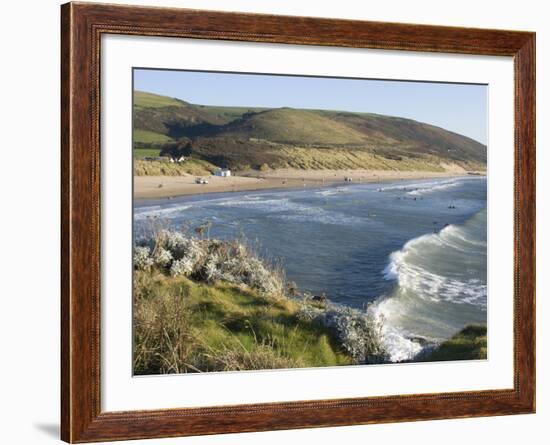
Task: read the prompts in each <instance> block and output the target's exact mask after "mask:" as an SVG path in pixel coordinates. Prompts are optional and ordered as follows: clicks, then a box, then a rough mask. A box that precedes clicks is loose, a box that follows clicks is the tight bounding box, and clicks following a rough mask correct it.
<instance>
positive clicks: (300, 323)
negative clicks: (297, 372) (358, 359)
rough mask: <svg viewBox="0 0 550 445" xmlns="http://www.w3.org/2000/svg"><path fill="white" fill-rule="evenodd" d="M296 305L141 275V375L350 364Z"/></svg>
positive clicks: (137, 332)
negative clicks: (299, 313) (300, 315)
mask: <svg viewBox="0 0 550 445" xmlns="http://www.w3.org/2000/svg"><path fill="white" fill-rule="evenodd" d="M298 311H299V305H298V303H296V302H293V301H292V300H289V299H285V298H276V297H271V296H266V295H260V294H259V293H258V292H257V291H255V290H251V289H246V288H243V287H239V286H235V285H230V284H224V283H217V284H205V283H197V282H195V281H192V280H190V279H189V278H186V277H183V276H180V277H171V276H167V275H165V274H162V273H160V272H155V271H135V273H134V340H135V351H134V372H135V373H136V374H159V373H163V374H164V373H186V372H207V371H239V370H255V369H275V368H295V367H316V366H334V365H346V364H351V363H352V360H351V358H350V356H349V355H347V354H346V353H344V352H343V351H342V350H341V348H340V347H339V345H338V344H337V342H336V340H335V338H333V337H332V335H331V333H330V332H329V331H328V330H327V329H325V328H323V327H321V326H319V325H318V324H315V323H312V322H307V321H304V320H302V319H300V318H299V317H298V315H297V314H298Z"/></svg>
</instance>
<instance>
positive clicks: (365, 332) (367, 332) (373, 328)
mask: <svg viewBox="0 0 550 445" xmlns="http://www.w3.org/2000/svg"><path fill="white" fill-rule="evenodd" d="M298 317H299V318H300V319H302V320H304V321H308V322H314V323H318V324H319V325H321V326H323V327H326V328H329V329H330V330H331V331H332V332H333V333H334V334H335V335H336V337H337V339H338V341H339V343H340V344H341V345H342V346H343V347H344V349H345V350H346V351H347V352H348V353H349V354H350V355H351V356H352V357H353V359H354V361H355V362H356V363H358V364H364V363H383V362H385V361H387V353H386V351H385V349H384V346H383V345H382V341H381V339H382V335H381V329H382V326H381V322H380V321H379V320H376V319H375V318H374V317H373V316H372V315H370V314H368V313H367V312H362V311H359V310H357V309H353V308H349V307H344V306H338V305H335V304H333V303H326V304H324V306H323V307H319V306H316V305H312V304H310V303H308V302H307V301H305V302H304V303H303V305H302V307H301V309H300V311H299V312H298Z"/></svg>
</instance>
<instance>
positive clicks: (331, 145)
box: [134, 91, 487, 171]
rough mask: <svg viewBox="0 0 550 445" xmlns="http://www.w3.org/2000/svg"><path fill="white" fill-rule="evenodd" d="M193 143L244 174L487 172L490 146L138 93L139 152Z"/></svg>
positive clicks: (332, 116)
mask: <svg viewBox="0 0 550 445" xmlns="http://www.w3.org/2000/svg"><path fill="white" fill-rule="evenodd" d="M183 137H187V138H190V139H191V140H192V141H193V153H194V154H193V156H194V157H196V158H199V159H203V160H205V161H208V162H210V163H212V164H214V165H217V166H224V167H230V168H232V169H235V170H239V169H249V168H251V169H259V168H260V166H268V167H270V168H284V167H292V168H301V169H311V168H316V169H328V168H330V169H338V168H350V169H361V168H365V169H393V170H417V169H420V170H428V171H441V170H442V169H443V164H457V165H460V166H462V167H464V168H465V169H468V170H484V169H485V168H486V163H487V150H486V147H485V145H483V144H481V143H479V142H477V141H475V140H473V139H470V138H468V137H466V136H462V135H460V134H457V133H453V132H450V131H447V130H445V129H443V128H439V127H435V126H433V125H429V124H425V123H421V122H417V121H414V120H411V119H404V118H397V117H392V116H383V115H377V114H372V113H351V112H342V111H331V110H301V109H293V108H277V109H265V108H248V107H217V106H206V105H195V104H190V103H188V102H185V101H182V100H179V99H172V98H168V97H164V96H159V95H155V94H151V93H144V92H140V91H136V92H135V93H134V148H136V149H160V148H161V147H162V144H164V143H166V142H169V141H173V140H178V139H180V138H183Z"/></svg>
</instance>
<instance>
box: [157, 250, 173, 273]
mask: <svg viewBox="0 0 550 445" xmlns="http://www.w3.org/2000/svg"><path fill="white" fill-rule="evenodd" d="M172 260H173V257H172V253H171V252H170V251H169V250H167V249H165V248H164V247H158V248H157V249H156V250H155V253H154V257H153V261H154V263H155V266H157V267H159V268H161V269H164V268H168V267H169V266H170V265H171V264H172Z"/></svg>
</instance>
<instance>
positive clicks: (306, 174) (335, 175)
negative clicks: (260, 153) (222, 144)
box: [133, 166, 486, 200]
mask: <svg viewBox="0 0 550 445" xmlns="http://www.w3.org/2000/svg"><path fill="white" fill-rule="evenodd" d="M468 175H472V176H486V172H469V171H467V170H465V169H463V168H460V167H457V166H452V167H451V166H449V167H447V169H446V170H445V171H444V172H429V171H395V170H292V169H281V170H271V171H268V172H255V171H254V172H251V171H247V172H241V174H240V175H236V176H231V177H218V176H213V175H211V176H205V178H206V179H207V180H208V181H209V183H208V184H196V183H195V179H196V178H197V176H194V175H182V176H134V193H133V196H134V199H139V200H150V199H172V198H175V197H179V196H193V195H203V194H209V193H228V192H243V191H256V190H271V189H273V190H275V189H300V188H305V187H319V186H321V187H322V186H335V185H342V184H350V182H348V181H346V180H345V178H351V180H352V181H351V184H357V183H359V184H361V183H378V182H379V183H383V182H388V181H406V180H410V179H432V178H450V177H461V176H468Z"/></svg>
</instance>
